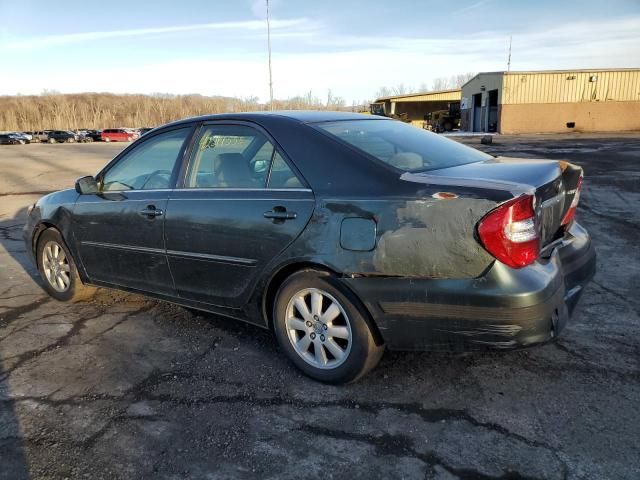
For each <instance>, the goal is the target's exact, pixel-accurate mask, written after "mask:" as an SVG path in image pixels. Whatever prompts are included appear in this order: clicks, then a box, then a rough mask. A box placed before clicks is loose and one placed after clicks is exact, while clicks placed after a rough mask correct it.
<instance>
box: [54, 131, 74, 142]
mask: <svg viewBox="0 0 640 480" xmlns="http://www.w3.org/2000/svg"><path fill="white" fill-rule="evenodd" d="M78 139H79V137H78V135H77V134H75V133H73V132H71V131H69V130H53V131H51V132H49V140H48V141H49V143H58V142H62V143H64V142H66V143H74V142H77V141H78Z"/></svg>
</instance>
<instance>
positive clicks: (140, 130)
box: [138, 127, 153, 136]
mask: <svg viewBox="0 0 640 480" xmlns="http://www.w3.org/2000/svg"><path fill="white" fill-rule="evenodd" d="M151 130H153V128H148V127H145V128H139V129H138V133H139V134H140V136H142V135H144V134H145V133H149V132H150V131H151Z"/></svg>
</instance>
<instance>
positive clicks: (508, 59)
mask: <svg viewBox="0 0 640 480" xmlns="http://www.w3.org/2000/svg"><path fill="white" fill-rule="evenodd" d="M268 2H269V0H267V3H268ZM510 71H511V35H509V58H507V72H510Z"/></svg>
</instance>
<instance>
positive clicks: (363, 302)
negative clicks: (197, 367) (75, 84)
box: [24, 112, 595, 383]
mask: <svg viewBox="0 0 640 480" xmlns="http://www.w3.org/2000/svg"><path fill="white" fill-rule="evenodd" d="M582 175H583V172H582V169H581V168H580V167H578V166H575V165H572V164H570V163H568V162H558V161H555V160H554V161H552V160H531V159H514V158H503V157H498V158H495V157H492V156H490V155H487V154H485V153H482V152H479V151H477V150H475V149H472V148H470V147H467V146H464V145H462V144H459V143H457V142H454V141H452V140H449V139H447V138H443V137H440V136H438V135H436V134H433V133H431V132H427V131H425V130H421V129H417V128H414V127H412V126H410V125H406V124H404V123H402V122H397V121H395V120H391V119H387V118H384V117H375V116H368V115H358V114H348V113H335V112H283V113H276V114H270V113H247V114H228V115H213V116H206V117H199V118H190V119H186V120H183V121H179V122H175V123H171V124H169V125H165V126H163V127H161V128H158V129H156V130H154V132H151V133H149V134H147V135H145V136H144V137H143V138H141V139H140V140H138V141H137V142H135V143H133V144H132V145H130V146H129V147H127V148H126V149H124V150H123V151H122V152H121V153H120V154H119V155H117V156H116V157H115V158H114V159H113V160H112V161H111V162H109V163H108V164H107V165H106V166H105V167H104V168H103V169H102V170H101V171H100V172H98V174H97V175H96V176H95V177H90V176H89V177H83V178H81V179H79V180H78V181H77V182H76V185H75V189H69V190H64V191H60V192H56V193H52V194H50V195H47V196H45V197H43V198H41V199H40V200H39V201H38V202H37V203H36V204H35V205H33V206H32V207H31V208H30V209H29V215H28V219H27V223H26V226H25V230H24V233H25V242H26V245H27V251H28V252H29V253H30V254H31V255H32V257H33V259H34V260H35V262H36V265H37V268H38V270H39V271H40V275H41V277H42V279H43V283H44V287H45V289H46V290H47V292H48V293H49V294H50V295H51V296H53V297H54V298H56V299H58V300H66V301H75V300H78V299H81V298H86V297H87V296H88V295H91V293H92V287H91V286H92V285H93V286H95V285H97V286H105V287H111V288H118V289H122V290H127V291H132V292H139V293H143V294H145V295H148V296H151V297H156V298H160V299H163V300H168V301H171V302H175V303H178V304H180V305H184V306H188V307H192V308H196V309H201V310H207V311H210V312H215V313H218V314H221V315H224V316H228V317H233V318H238V319H242V320H245V321H247V322H249V323H253V324H255V325H258V326H260V327H264V328H269V329H272V330H273V331H274V332H275V336H276V338H277V341H278V342H279V344H280V347H281V348H282V350H283V351H284V353H285V354H286V355H287V356H288V357H289V359H290V360H291V361H292V362H293V363H294V364H295V365H296V366H297V367H299V368H300V369H301V370H302V371H303V372H304V373H306V374H307V375H309V376H311V377H313V378H315V379H318V380H321V381H324V382H331V383H340V382H349V381H354V380H356V379H357V378H359V377H360V376H362V375H364V374H365V373H366V372H367V371H368V370H370V369H371V368H373V367H374V366H375V365H376V363H377V362H378V360H379V359H380V357H381V355H382V353H383V350H384V348H385V347H386V348H389V349H390V350H454V351H462V350H484V349H500V350H504V349H512V348H518V347H525V346H530V345H534V344H539V343H543V342H546V341H549V340H552V339H553V338H554V337H556V336H557V335H558V334H559V333H560V332H561V331H562V329H563V328H564V327H565V325H566V323H567V320H568V318H569V315H570V313H571V312H572V311H573V309H574V307H575V305H576V302H577V301H578V298H579V297H580V294H581V293H582V291H583V289H584V286H585V285H586V283H587V282H588V281H589V280H590V278H591V277H592V275H593V274H594V271H595V253H594V249H593V246H592V245H591V240H590V237H589V235H588V233H587V231H586V230H585V229H584V228H583V227H582V226H580V225H579V224H578V223H577V222H576V221H575V214H576V208H577V205H578V201H579V197H580V189H581V186H582Z"/></svg>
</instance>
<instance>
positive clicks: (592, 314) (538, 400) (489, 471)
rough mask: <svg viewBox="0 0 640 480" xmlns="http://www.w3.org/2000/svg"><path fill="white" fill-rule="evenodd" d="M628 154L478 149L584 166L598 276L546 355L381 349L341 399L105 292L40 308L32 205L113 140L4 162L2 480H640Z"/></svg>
mask: <svg viewBox="0 0 640 480" xmlns="http://www.w3.org/2000/svg"><path fill="white" fill-rule="evenodd" d="M458 140H459V141H463V142H465V143H471V144H473V145H474V146H478V147H479V146H480V145H479V140H478V138H468V137H464V138H459V139H458ZM639 140H640V137H639V136H635V135H618V136H609V137H607V138H600V137H598V136H595V135H588V136H587V135H571V136H535V137H496V138H495V139H494V142H495V143H494V144H493V145H491V146H486V147H485V146H482V148H483V149H485V150H487V151H490V152H492V153H500V154H504V155H513V156H524V157H548V158H557V159H560V158H564V159H568V160H570V161H573V162H575V163H578V164H580V165H582V166H584V168H585V171H586V175H587V177H586V182H585V188H584V194H583V198H582V203H581V206H580V209H579V213H578V216H579V220H580V222H581V223H583V224H584V225H585V226H586V227H587V228H588V229H589V231H590V232H591V234H592V236H593V239H594V242H595V244H596V249H597V251H598V273H597V275H596V278H595V280H594V281H593V282H592V283H591V284H590V285H589V287H588V288H587V290H586V292H585V294H584V296H583V298H582V300H581V303H580V305H579V307H578V309H577V310H576V312H575V314H574V316H573V318H572V321H571V323H570V325H569V327H568V328H567V329H566V330H565V331H564V332H563V335H562V336H561V337H560V338H559V339H558V341H557V342H555V343H552V344H548V345H545V346H542V347H537V348H532V349H528V350H525V351H519V352H511V353H495V354H474V355H446V354H429V353H397V352H393V353H390V352H387V353H386V354H385V356H384V358H383V360H382V362H381V363H380V365H379V366H378V368H377V369H375V370H374V371H373V372H372V373H371V374H369V375H368V376H367V377H365V378H364V379H363V380H362V381H360V382H359V383H357V384H355V385H349V386H343V387H333V386H325V385H322V384H319V383H315V382H313V381H311V380H309V379H307V378H305V377H303V376H301V375H300V374H299V373H298V371H297V370H296V369H295V368H293V367H292V366H291V365H290V364H289V363H288V362H287V361H286V359H285V358H284V357H283V355H282V354H280V353H279V352H278V348H277V346H276V342H275V340H274V339H273V338H272V336H271V335H270V333H269V332H266V331H262V330H259V329H257V328H254V327H251V326H248V325H244V324H242V323H238V322H233V321H230V320H225V319H222V318H218V317H215V316H212V315H206V314H203V315H197V314H193V313H191V312H190V311H187V310H185V309H183V308H180V307H176V306H172V305H170V304H167V303H164V302H158V301H154V300H148V299H145V298H143V297H140V296H135V295H130V294H123V293H118V292H114V291H110V290H101V291H100V293H99V294H98V296H97V297H96V298H95V299H94V300H93V301H91V302H88V303H81V304H75V305H67V304H63V303H58V302H56V301H55V300H52V299H50V298H49V297H48V296H47V295H46V294H45V293H44V292H43V290H42V289H41V288H40V286H39V280H38V279H37V276H36V271H35V269H34V267H33V266H32V265H31V264H29V263H28V261H27V258H26V256H25V251H24V246H23V243H22V241H21V228H22V224H23V223H24V215H25V208H26V206H27V205H28V204H30V203H32V202H33V201H34V200H35V199H36V198H37V197H38V195H40V194H42V192H47V191H51V190H54V189H58V188H62V187H66V186H70V185H72V184H73V180H74V179H75V178H77V177H79V176H81V175H84V174H88V173H94V172H96V171H97V170H98V168H99V167H100V166H101V165H102V164H104V163H105V162H106V161H107V160H108V159H110V158H111V157H112V156H113V155H114V154H115V153H116V152H117V151H119V150H120V149H121V148H122V147H123V146H124V145H122V144H87V145H25V146H15V147H0V478H3V479H4V478H6V479H21V478H65V477H68V478H92V479H93V478H184V477H191V478H260V479H265V478H296V479H297V478H301V477H307V478H315V477H323V478H367V479H369V478H439V479H454V478H462V479H482V478H503V479H506V478H514V479H518V478H544V479H555V478H558V479H587V478H597V479H602V478H612V479H625V478H627V479H637V478H639V477H640V456H639V455H638V452H640V413H639V410H638V405H640V328H639V325H638V319H639V313H638V306H639V303H640V300H639V297H638V295H637V291H638V289H639V287H640V282H639V278H640V255H639V251H638V239H639V238H640V236H639V231H638V230H639V229H638V224H639V223H640V218H639V217H640V213H639V209H638V208H637V206H638V205H640V141H639Z"/></svg>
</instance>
